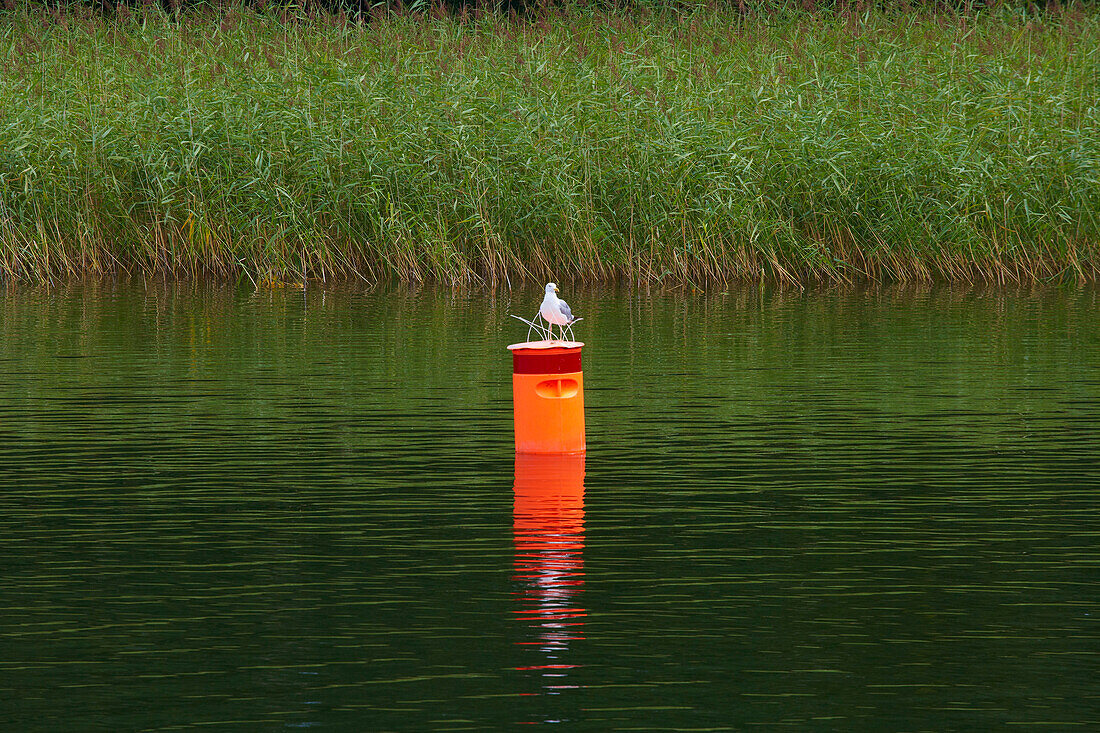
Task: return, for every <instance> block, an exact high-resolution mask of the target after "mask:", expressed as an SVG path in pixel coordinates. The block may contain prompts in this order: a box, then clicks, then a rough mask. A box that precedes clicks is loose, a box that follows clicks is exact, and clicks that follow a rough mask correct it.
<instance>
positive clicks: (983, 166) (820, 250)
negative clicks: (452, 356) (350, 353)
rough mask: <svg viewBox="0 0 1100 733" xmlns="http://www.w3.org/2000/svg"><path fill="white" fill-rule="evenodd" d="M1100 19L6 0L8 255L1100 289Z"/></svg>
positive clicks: (492, 274) (239, 268)
mask: <svg viewBox="0 0 1100 733" xmlns="http://www.w3.org/2000/svg"><path fill="white" fill-rule="evenodd" d="M1098 272H1100V12H1097V11H1092V10H1080V9H1075V10H1070V11H1066V12H1061V13H1051V14H1042V15H1028V14H1023V13H1020V12H1011V11H1008V10H1000V11H990V12H983V13H979V14H955V15H944V14H935V13H928V12H923V13H916V14H887V13H881V12H879V13H869V14H863V15H858V14H854V13H849V14H845V13H836V14H830V15H810V14H798V13H788V14H784V15H782V16H766V15H763V16H753V15H751V14H750V15H741V14H738V13H734V12H724V11H719V10H699V11H695V12H690V13H683V12H681V13H678V14H677V13H671V12H647V11H645V9H644V8H642V9H634V10H632V11H630V12H626V11H615V12H603V11H594V10H585V9H563V10H551V11H546V12H543V13H539V14H536V15H534V16H530V17H510V16H503V15H499V14H482V15H476V16H475V15H467V16H461V17H455V16H450V15H447V14H444V13H425V14H381V15H378V16H377V17H373V18H370V19H367V20H366V21H363V22H355V21H353V20H350V19H348V18H346V17H344V16H339V15H313V16H297V17H287V16H285V15H283V16H277V15H273V14H266V15H265V14H261V13H256V12H252V11H248V10H244V9H241V8H231V9H229V10H225V9H221V10H214V9H206V10H197V11H191V12H189V13H186V14H184V15H182V16H179V17H177V18H173V17H171V16H168V15H165V14H163V13H161V12H159V11H156V10H153V9H147V10H145V11H142V12H139V13H131V12H127V11H125V10H124V11H122V12H120V13H119V14H115V15H111V16H100V15H93V14H84V15H81V14H79V13H77V14H54V15H49V14H44V13H42V12H32V11H29V10H25V9H24V10H17V11H14V12H9V13H5V14H2V15H0V273H2V276H3V277H6V278H9V279H28V280H43V279H56V278H62V279H63V278H71V277H75V276H82V275H87V274H93V275H94V274H113V273H130V274H155V275H165V276H171V277H180V276H196V275H214V276H219V277H226V278H235V277H248V278H251V279H252V280H254V281H256V282H257V283H258V282H261V281H268V282H285V281H299V282H300V281H302V280H305V279H313V278H324V279H328V278H351V277H361V278H365V279H368V280H382V279H388V278H398V279H402V280H406V281H428V280H434V281H444V282H451V283H461V282H468V281H473V280H485V281H489V282H501V281H511V280H512V279H516V278H526V277H538V278H542V277H555V278H561V279H565V278H567V277H568V278H586V279H614V278H629V279H630V280H633V281H648V282H657V281H668V282H679V283H694V284H702V283H703V282H704V281H726V280H732V279H766V280H779V281H788V282H798V281H805V280H826V281H838V282H849V281H857V280H889V281H919V280H931V279H939V278H943V279H949V280H960V281H976V280H982V281H1034V280H1045V279H1069V280H1077V281H1083V280H1095V279H1097V274H1098Z"/></svg>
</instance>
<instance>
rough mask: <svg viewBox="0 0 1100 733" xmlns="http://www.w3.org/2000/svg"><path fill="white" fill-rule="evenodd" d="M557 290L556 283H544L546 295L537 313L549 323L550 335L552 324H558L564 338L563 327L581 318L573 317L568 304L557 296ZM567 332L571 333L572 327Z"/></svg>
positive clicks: (552, 333)
mask: <svg viewBox="0 0 1100 733" xmlns="http://www.w3.org/2000/svg"><path fill="white" fill-rule="evenodd" d="M557 292H558V286H557V285H555V284H554V283H546V297H545V298H543V299H542V305H541V306H540V307H539V315H540V316H542V320H544V321H546V322H547V323H548V324H550V329H549V333H550V335H551V336H553V335H554V331H553V328H554V326H558V327H559V328H560V329H561V337H562V338H563V339H564V338H565V329H566V328H567V327H569V326H571V325H573V324H574V323H576V322H577V321H579V320H581V319H579V318H573V312H572V311H570V310H569V304H568V303H566V302H565V301H564V300H562V299H561V298H559V297H558V296H557ZM569 332H570V333H572V332H573V331H572V329H570V330H569Z"/></svg>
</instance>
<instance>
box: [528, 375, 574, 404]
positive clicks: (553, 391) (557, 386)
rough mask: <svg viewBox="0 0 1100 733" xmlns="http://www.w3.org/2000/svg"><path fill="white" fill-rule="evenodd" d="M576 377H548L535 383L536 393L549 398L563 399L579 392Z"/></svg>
mask: <svg viewBox="0 0 1100 733" xmlns="http://www.w3.org/2000/svg"><path fill="white" fill-rule="evenodd" d="M578 386H579V385H578V384H577V380H575V379H547V380H545V381H543V382H539V383H538V384H536V385H535V394H537V395H538V396H539V397H544V398H546V399H548V400H563V399H568V398H570V397H574V396H576V394H577V388H578Z"/></svg>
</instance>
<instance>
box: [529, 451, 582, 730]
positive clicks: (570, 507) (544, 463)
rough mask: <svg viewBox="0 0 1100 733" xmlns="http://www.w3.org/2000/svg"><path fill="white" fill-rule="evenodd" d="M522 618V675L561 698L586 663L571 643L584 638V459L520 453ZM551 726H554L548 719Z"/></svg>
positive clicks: (547, 692)
mask: <svg viewBox="0 0 1100 733" xmlns="http://www.w3.org/2000/svg"><path fill="white" fill-rule="evenodd" d="M513 530H514V533H515V548H516V556H515V575H514V576H513V578H514V580H516V581H517V582H518V585H519V589H518V590H517V592H516V596H517V597H518V601H519V607H518V608H517V609H516V612H515V613H516V619H517V620H518V621H519V622H520V623H521V624H523V625H524V626H525V627H526V629H525V630H524V633H523V639H522V640H521V641H519V642H517V644H518V645H519V646H520V647H523V648H524V649H525V650H526V651H528V652H529V653H530V654H529V658H528V659H527V660H526V661H527V662H528V663H527V664H524V665H521V666H517V667H516V668H515V669H516V670H517V671H520V672H525V673H528V674H533V675H536V679H537V680H538V682H539V686H540V688H541V690H540V692H539V693H527V694H546V695H556V694H561V693H562V691H564V690H568V689H575V688H576V687H577V686H576V685H571V684H568V676H569V673H570V671H571V670H575V669H578V668H579V667H580V666H581V665H579V664H575V663H572V662H571V660H570V658H569V656H570V655H569V652H570V644H571V643H572V642H575V641H579V640H581V639H583V638H584V630H583V627H584V617H585V615H586V612H585V609H584V607H583V606H582V605H581V604H580V602H579V601H580V598H579V596H580V593H581V591H582V590H583V588H584V455H583V454H582V455H566V456H536V455H516V483H515V504H514V506H513ZM546 722H549V721H546Z"/></svg>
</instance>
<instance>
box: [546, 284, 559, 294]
mask: <svg viewBox="0 0 1100 733" xmlns="http://www.w3.org/2000/svg"><path fill="white" fill-rule="evenodd" d="M546 292H547V293H556V292H558V286H557V285H555V284H554V283H546Z"/></svg>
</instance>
